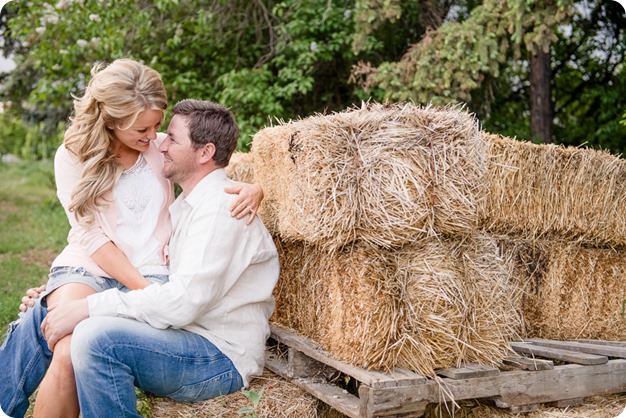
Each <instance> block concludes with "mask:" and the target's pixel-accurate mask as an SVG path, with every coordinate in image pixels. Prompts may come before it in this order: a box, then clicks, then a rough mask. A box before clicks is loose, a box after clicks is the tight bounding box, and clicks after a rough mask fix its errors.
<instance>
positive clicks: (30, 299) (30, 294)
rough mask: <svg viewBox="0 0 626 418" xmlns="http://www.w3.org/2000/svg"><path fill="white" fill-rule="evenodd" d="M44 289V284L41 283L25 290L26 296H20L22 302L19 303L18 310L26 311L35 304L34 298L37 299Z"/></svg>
mask: <svg viewBox="0 0 626 418" xmlns="http://www.w3.org/2000/svg"><path fill="white" fill-rule="evenodd" d="M44 290H46V285H45V284H43V285H41V286H39V287H33V288H30V289H28V290H27V291H26V296H24V297H23V298H22V303H21V304H20V311H22V312H26V311H27V310H28V308H32V307H33V306H35V299H39V295H40V294H41V293H42V292H43V291H44Z"/></svg>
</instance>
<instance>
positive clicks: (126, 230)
mask: <svg viewBox="0 0 626 418" xmlns="http://www.w3.org/2000/svg"><path fill="white" fill-rule="evenodd" d="M113 194H114V195H115V201H116V205H117V211H118V222H117V235H118V236H119V238H120V239H121V240H122V241H123V242H124V243H126V244H128V245H129V246H130V247H131V248H132V253H131V254H130V255H129V259H130V262H131V263H132V264H133V265H134V266H135V267H136V268H137V270H139V272H140V273H141V274H143V275H147V274H167V273H168V268H167V266H164V265H163V264H162V263H161V258H160V256H159V250H160V245H159V242H158V240H157V239H156V238H155V236H154V231H155V229H156V223H157V219H158V217H159V209H160V207H161V205H162V204H163V199H164V198H165V196H164V194H163V190H162V189H161V187H160V186H159V183H158V181H157V179H156V178H155V173H153V172H152V170H151V169H150V166H149V165H148V163H147V162H146V160H145V159H144V158H143V155H142V154H139V158H137V162H136V163H135V164H134V165H133V166H132V167H131V168H129V169H128V170H125V171H124V172H123V173H122V177H121V178H120V180H119V182H118V183H117V185H116V186H115V187H114V189H113Z"/></svg>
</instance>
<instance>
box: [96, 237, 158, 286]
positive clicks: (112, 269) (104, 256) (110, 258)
mask: <svg viewBox="0 0 626 418" xmlns="http://www.w3.org/2000/svg"><path fill="white" fill-rule="evenodd" d="M91 258H93V259H94V261H95V262H96V263H97V264H98V266H100V268H101V269H102V270H104V271H105V272H106V273H107V274H109V275H110V277H113V278H114V279H115V280H117V281H118V282H120V283H122V284H123V285H124V286H126V287H127V288H129V289H130V290H135V289H143V288H144V287H146V286H148V285H150V281H149V280H148V279H146V278H145V277H143V275H142V274H141V273H139V271H138V270H137V269H136V268H135V266H133V265H132V264H131V262H130V260H129V259H128V257H126V255H125V254H124V253H123V252H122V251H121V250H120V249H119V248H117V246H115V244H113V242H111V241H109V242H107V243H106V244H104V245H103V246H102V247H100V248H98V249H97V250H96V252H95V253H93V254H92V255H91Z"/></svg>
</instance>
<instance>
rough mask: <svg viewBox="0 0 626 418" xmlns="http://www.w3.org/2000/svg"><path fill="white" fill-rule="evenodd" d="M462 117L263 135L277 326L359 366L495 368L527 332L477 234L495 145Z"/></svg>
mask: <svg viewBox="0 0 626 418" xmlns="http://www.w3.org/2000/svg"><path fill="white" fill-rule="evenodd" d="M486 145H487V144H486V142H485V140H484V139H483V138H482V136H481V134H480V130H479V128H478V123H477V121H476V120H475V119H474V118H473V117H472V116H471V115H469V114H468V113H466V112H464V111H462V110H460V109H455V108H443V109H436V108H430V107H427V108H420V107H416V106H413V105H409V104H404V105H401V104H398V105H379V104H367V105H364V106H363V107H361V108H357V109H350V110H347V111H345V112H341V113H335V114H332V115H317V116H313V117H310V118H307V119H303V120H298V121H292V122H289V123H285V124H281V125H280V126H276V127H272V128H266V129H264V130H262V131H260V132H258V133H257V134H256V135H255V137H254V141H253V147H252V154H253V158H254V162H253V164H254V178H255V181H256V182H259V183H260V184H262V185H263V188H264V191H265V200H264V203H263V205H262V209H261V217H262V219H263V221H264V222H265V224H266V225H267V226H268V228H269V229H270V231H271V232H272V234H273V235H274V237H275V239H276V242H277V246H278V248H279V252H280V257H281V266H282V272H281V277H280V281H279V284H278V286H277V289H276V292H275V293H276V297H277V308H276V312H275V315H274V317H273V320H274V321H276V322H278V323H280V324H283V325H286V326H288V327H291V328H292V329H294V330H295V331H296V332H298V333H300V334H302V335H304V336H306V337H309V338H311V339H313V340H315V341H316V342H318V343H320V344H321V345H322V347H323V348H324V349H325V350H326V351H328V352H329V353H330V354H331V355H333V356H335V357H336V358H338V359H340V360H343V361H346V362H349V363H350V364H354V365H357V366H360V367H366V368H375V369H382V370H388V369H393V368H398V367H402V368H409V369H411V370H415V371H418V372H420V373H422V374H425V375H429V376H434V374H435V369H438V368H445V367H450V366H455V365H460V364H461V363H463V362H480V363H483V364H497V363H498V362H499V361H500V360H501V358H502V357H503V356H505V355H506V354H507V350H508V342H509V341H510V339H511V338H513V337H514V336H515V335H516V331H517V330H518V326H519V324H520V319H519V316H518V312H517V311H516V309H515V307H516V306H517V305H518V304H519V303H518V302H517V301H516V298H517V296H518V295H519V293H518V292H517V291H516V288H515V286H514V282H513V281H511V280H510V277H509V274H510V270H509V269H508V268H507V266H506V265H505V263H504V260H503V259H502V258H501V257H500V255H499V247H498V245H497V241H496V240H495V239H493V238H491V237H489V236H488V235H486V234H484V233H481V232H480V231H479V229H478V227H479V225H480V213H479V208H480V207H481V205H482V202H481V200H482V199H483V198H484V196H485V192H486V189H485V188H486V184H485V181H484V179H485V176H486V174H487V161H486V158H487V146H486Z"/></svg>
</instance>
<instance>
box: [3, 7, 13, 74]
mask: <svg viewBox="0 0 626 418" xmlns="http://www.w3.org/2000/svg"><path fill="white" fill-rule="evenodd" d="M9 1H10V0H0V10H1V9H3V8H4V5H5V4H7V3H8V2H9ZM14 67H15V64H13V61H12V60H11V59H7V58H4V57H3V56H2V54H0V73H1V72H6V71H11V70H12V69H13V68H14Z"/></svg>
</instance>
